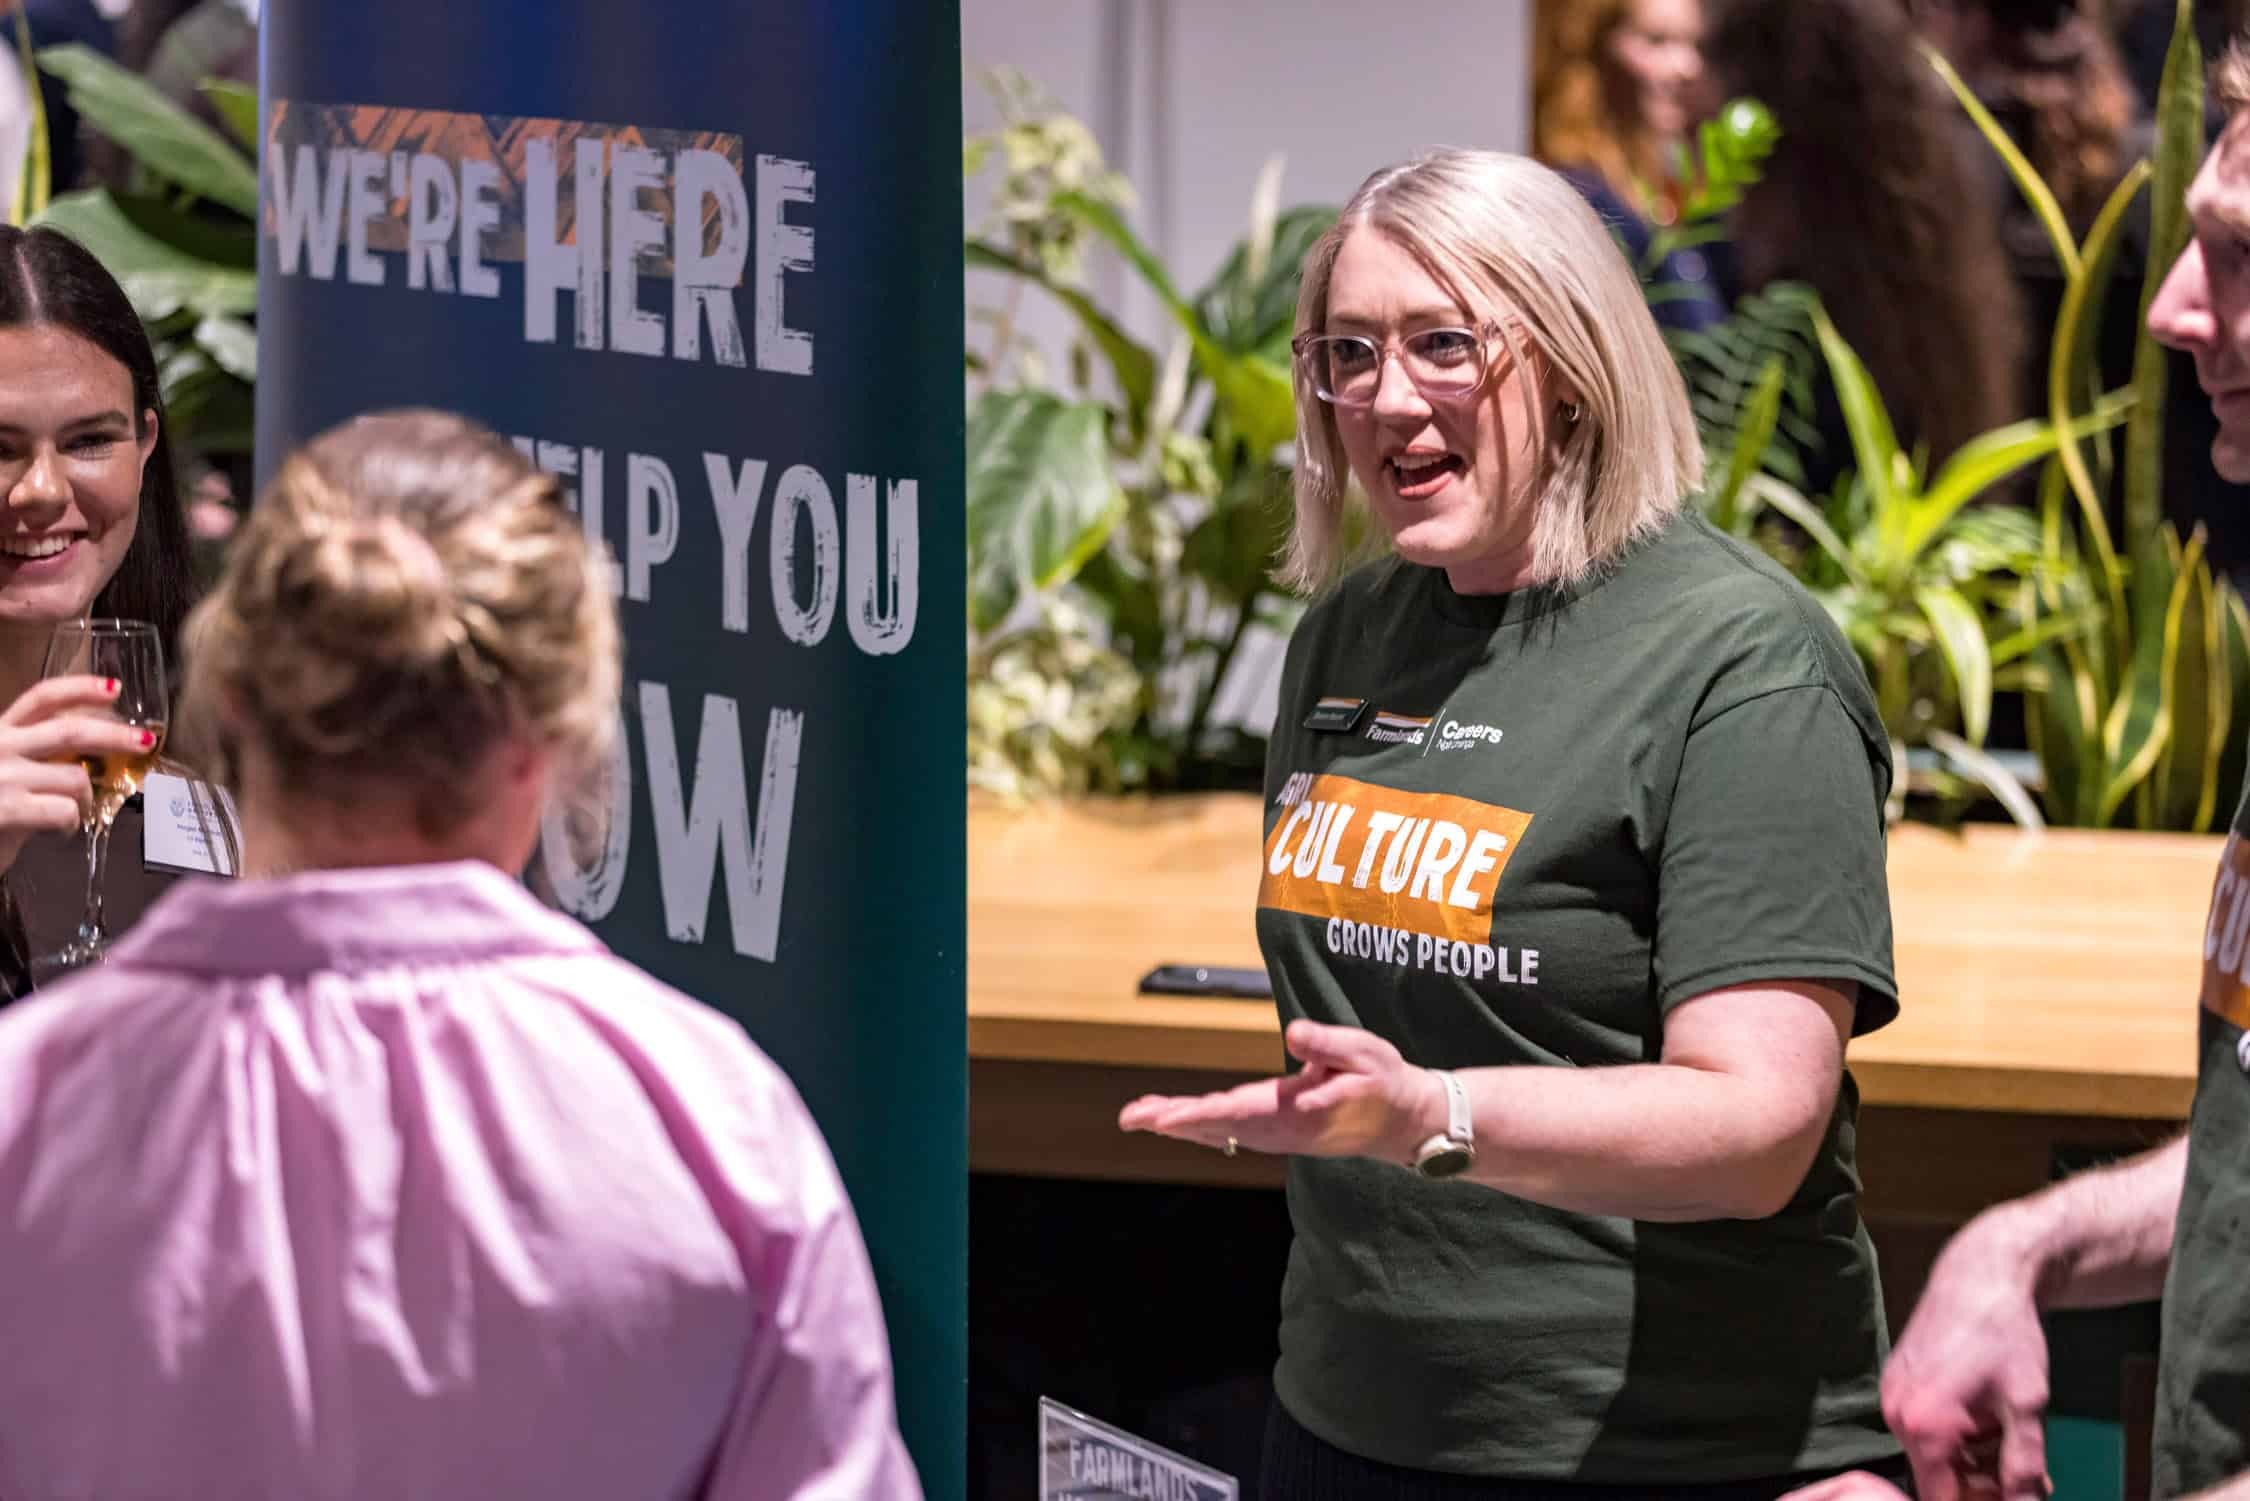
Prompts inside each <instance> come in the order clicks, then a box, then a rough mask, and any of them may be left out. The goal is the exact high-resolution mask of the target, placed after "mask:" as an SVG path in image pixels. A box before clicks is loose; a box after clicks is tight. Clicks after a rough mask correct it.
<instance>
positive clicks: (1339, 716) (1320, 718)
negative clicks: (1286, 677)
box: [1305, 696, 1367, 735]
mask: <svg viewBox="0 0 2250 1501" xmlns="http://www.w3.org/2000/svg"><path fill="white" fill-rule="evenodd" d="M1366 712H1367V700H1366V699H1364V698H1342V697H1336V696H1331V697H1328V698H1324V699H1321V700H1319V701H1318V702H1316V703H1315V704H1314V705H1313V706H1312V712H1311V713H1310V714H1307V715H1306V716H1305V728H1306V729H1308V730H1318V731H1320V732H1321V733H1322V734H1326V735H1348V734H1350V733H1351V732H1352V727H1353V726H1354V725H1357V724H1358V723H1359V717H1360V716H1361V715H1362V714H1365V713H1366Z"/></svg>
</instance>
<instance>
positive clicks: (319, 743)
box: [184, 410, 621, 826]
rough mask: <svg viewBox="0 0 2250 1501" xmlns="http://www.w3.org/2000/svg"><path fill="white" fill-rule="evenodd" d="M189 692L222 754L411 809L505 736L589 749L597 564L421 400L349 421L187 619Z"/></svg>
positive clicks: (598, 640) (599, 584) (452, 795)
mask: <svg viewBox="0 0 2250 1501" xmlns="http://www.w3.org/2000/svg"><path fill="white" fill-rule="evenodd" d="M187 641H188V683H187V690H186V693H185V695H184V698H185V701H186V705H187V707H188V710H189V715H190V721H191V734H192V733H193V728H192V727H193V726H194V725H195V724H197V723H200V724H201V725H202V726H203V727H204V730H205V733H206V734H207V735H208V737H209V738H210V739H211V740H212V741H213V742H214V743H213V746H212V749H213V750H214V751H215V752H216V753H217V754H218V755H219V756H220V757H221V759H222V760H223V761H225V760H232V759H234V757H233V755H232V754H231V752H238V751H239V750H241V749H242V748H244V747H245V746H252V745H254V746H255V747H256V748H257V750H258V751H259V752H260V753H261V757H262V759H263V760H264V761H265V762H268V763H270V764H271V765H272V767H273V768H274V771H275V774H276V775H278V776H279V777H280V778H281V779H282V780H283V781H284V782H285V783H288V784H291V785H292V786H293V787H295V788H298V789H300V790H303V791H306V792H312V793H319V792H322V791H326V792H327V793H328V794H329V795H333V794H334V789H335V788H336V787H337V786H338V785H339V784H347V783H353V782H361V783H364V782H367V781H369V780H375V781H384V782H391V783H400V782H404V783H410V784H412V785H413V786H414V787H415V788H416V790H417V793H418V796H419V798H420V801H419V802H418V807H419V808H421V809H422V811H423V812H424V813H425V814H426V815H427V818H426V819H425V821H426V822H428V823H430V824H432V825H433V826H436V825H442V823H444V822H445V821H446V820H447V819H449V818H450V817H452V816H454V815H456V814H458V813H459V812H460V811H461V810H460V808H459V806H458V803H457V801H456V799H457V798H458V796H459V792H458V789H459V786H460V783H461V780H462V779H461V776H460V773H461V770H462V769H463V768H464V767H467V766H470V765H473V764H475V763H476V762H477V761H479V760H481V759H482V757H483V756H484V754H485V753H486V752H488V751H489V750H490V748H491V746H492V745H493V743H494V742H495V741H496V740H497V739H498V738H499V737H501V736H503V735H508V734H521V735H525V736H528V737H530V738H533V739H535V740H537V741H539V742H540V743H542V744H544V745H546V746H548V747H549V748H551V749H553V750H555V751H557V752H559V753H561V754H562V755H564V756H565V757H567V758H569V759H570V760H572V761H575V762H577V763H579V764H580V765H582V766H583V765H590V764H591V763H592V762H593V761H595V760H596V759H598V758H599V757H600V756H601V755H602V754H604V753H605V752H606V751H607V749H608V745H609V740H610V737H611V735H612V733H613V732H614V725H615V720H616V709H617V697H618V691H619V680H620V671H621V668H620V663H619V644H618V630H617V619H616V606H615V604H614V603H613V601H612V598H611V590H610V587H609V579H608V566H607V560H606V557H605V556H604V555H603V554H602V553H600V552H599V551H597V550H596V549H595V548H593V547H591V546H589V545H588V543H587V542H586V539H585V537H584V535H583V533H582V531H581V529H580V526H579V523H578V518H577V517H575V516H573V515H572V514H571V513H570V511H569V510H568V508H567V507H565V506H564V504H563V503H562V499H561V496H560V493H559V491H558V490H557V488H556V486H555V483H554V481H553V480H552V479H551V478H549V477H548V476H546V475H544V474H542V473H540V472H539V471H538V470H537V469H536V468H534V467H533V466H532V464H531V463H530V461H529V460H527V459H526V458H524V456H523V455H522V454H520V453H518V452H517V451H516V449H515V448H514V447H513V446H511V445H510V444H508V443H507V442H505V441H504V440H502V439H501V438H499V437H497V436H495V435H494V434H492V433H491V432H489V431H487V430H485V429H484V428H481V427H478V426H477V425H476V424H474V423H471V422H468V421H466V420H465V419H463V418H460V417H456V416H453V415H451V414H448V413H444V412H435V411H424V410H414V411H400V412H386V413H379V414H376V415H373V416H368V417H361V418H357V419H354V420H353V421H351V422H347V423H345V424H343V425H342V426H340V427H336V428H333V429H331V430H329V431H328V432H326V433H323V434H322V435H321V436H320V437H318V438H316V439H314V440H313V441H312V442H311V443H310V444H308V445H306V446H305V447H304V448H303V449H301V450H299V451H298V452H297V453H296V454H294V455H292V456H291V457H290V458H289V459H288V460H287V461H286V462H285V463H284V464H283V465H282V467H281V470H280V472H279V473H278V474H277V475H276V476H275V477H274V479H273V481H272V482H271V483H270V484H269V485H267V487H266V489H265V490H264V491H263V492H262V493H261V494H260V496H259V498H258V501H257V504H256V506H255V507H254V508H253V509H252V511H251V514H250V518H249V520H248V522H247V523H246V524H245V526H244V528H243V530H242V533H241V535H240V536H239V537H238V538H237V539H236V541H235V543H234V546H233V548H232V549H231V551H230V553H229V555H228V559H227V567H226V571H225V573H224V575H223V576H222V577H221V579H220V581H219V585H218V587H217V589H216V590H214V591H213V593H212V595H211V596H210V598H208V599H206V600H205V601H204V603H203V604H202V605H201V606H200V607H199V608H198V609H197V611H196V614H195V618H194V619H193V620H192V621H191V622H190V625H189V630H188V633H187Z"/></svg>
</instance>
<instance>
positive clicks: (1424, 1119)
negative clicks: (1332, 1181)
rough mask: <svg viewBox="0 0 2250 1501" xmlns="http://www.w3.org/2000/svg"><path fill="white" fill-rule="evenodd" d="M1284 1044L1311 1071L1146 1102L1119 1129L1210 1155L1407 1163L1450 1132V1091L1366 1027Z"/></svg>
mask: <svg viewBox="0 0 2250 1501" xmlns="http://www.w3.org/2000/svg"><path fill="white" fill-rule="evenodd" d="M1282 1042H1283V1044H1284V1046H1286V1047H1287V1048H1288V1049H1289V1053H1290V1056H1292V1057H1294V1058H1297V1059H1299V1060H1300V1061H1302V1062H1303V1064H1304V1065H1305V1066H1304V1067H1303V1068H1302V1069H1300V1070H1298V1071H1297V1072H1296V1073H1293V1074H1283V1075H1281V1076H1279V1077H1277V1078H1271V1079H1258V1080H1254V1081H1252V1082H1251V1083H1248V1084H1243V1085H1238V1086H1237V1087H1235V1088H1233V1089H1227V1090H1221V1091H1219V1092H1218V1093H1216V1094H1206V1095H1145V1096H1143V1097H1142V1098H1140V1099H1138V1100H1135V1101H1133V1103H1132V1104H1130V1105H1127V1106H1126V1107H1125V1108H1124V1110H1123V1111H1121V1112H1120V1113H1119V1115H1118V1117H1117V1124H1118V1125H1119V1126H1120V1127H1122V1128H1123V1129H1125V1130H1127V1131H1154V1132H1156V1133H1158V1134H1159V1135H1163V1136H1176V1137H1178V1138H1180V1139H1181V1140H1182V1141H1192V1142H1197V1143H1199V1144H1201V1145H1203V1146H1207V1147H1218V1148H1225V1147H1226V1146H1227V1145H1228V1144H1229V1143H1234V1144H1237V1145H1240V1146H1243V1147H1247V1148H1249V1149H1250V1150H1252V1151H1255V1152H1274V1153H1289V1154H1296V1155H1301V1156H1308V1157H1380V1158H1383V1159H1385V1160H1386V1161H1390V1162H1406V1161H1408V1160H1410V1159H1411V1158H1412V1157H1413V1155H1414V1150H1415V1148H1416V1147H1418V1146H1420V1145H1421V1143H1422V1142H1423V1141H1425V1140H1426V1139H1428V1138H1429V1137H1430V1136H1432V1135H1434V1134H1436V1133H1437V1132H1439V1131H1442V1130H1444V1129H1445V1119H1446V1104H1445V1086H1444V1085H1443V1084H1442V1083H1441V1082H1440V1081H1439V1079H1438V1078H1437V1076H1436V1075H1435V1074H1432V1073H1431V1072H1430V1071H1429V1070H1428V1069H1426V1068H1417V1067H1416V1066H1414V1065H1413V1064H1410V1063H1408V1062H1407V1061H1406V1060H1405V1059H1404V1058H1402V1057H1401V1056H1399V1051H1398V1049H1397V1048H1395V1047H1393V1046H1391V1044H1390V1043H1388V1042H1386V1041H1385V1040H1384V1039H1382V1038H1380V1037H1378V1036H1376V1035H1375V1034H1374V1033H1372V1032H1367V1031H1362V1030H1361V1029H1359V1028H1357V1027H1331V1026H1325V1025H1323V1024H1321V1023H1319V1022H1309V1021H1299V1022H1291V1023H1290V1024H1289V1030H1288V1031H1287V1032H1286V1033H1284V1034H1283V1037H1282Z"/></svg>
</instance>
